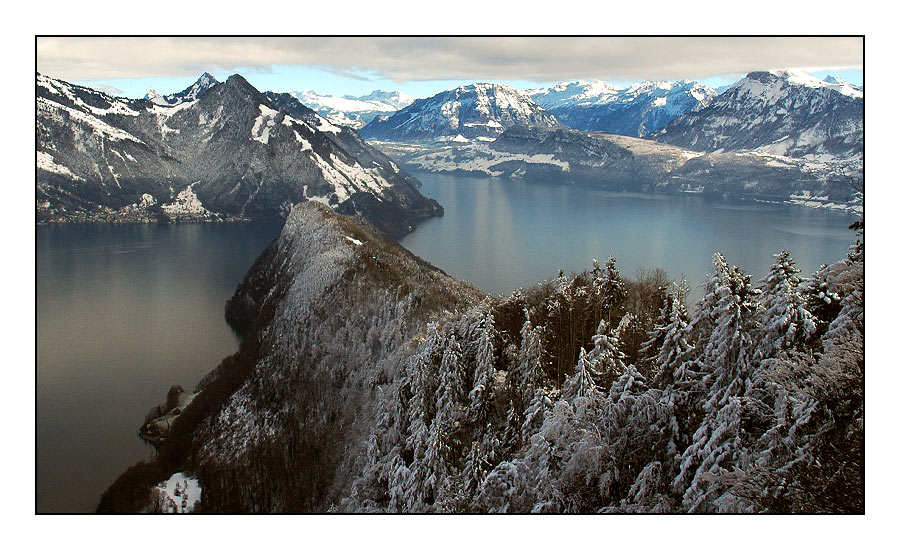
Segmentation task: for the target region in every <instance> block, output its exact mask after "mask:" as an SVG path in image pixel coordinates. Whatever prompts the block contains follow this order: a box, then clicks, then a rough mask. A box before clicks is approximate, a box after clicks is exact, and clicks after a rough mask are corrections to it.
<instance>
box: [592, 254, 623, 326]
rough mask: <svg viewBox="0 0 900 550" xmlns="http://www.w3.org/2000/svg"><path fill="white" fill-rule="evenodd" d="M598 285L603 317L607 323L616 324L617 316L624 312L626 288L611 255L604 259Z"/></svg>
mask: <svg viewBox="0 0 900 550" xmlns="http://www.w3.org/2000/svg"><path fill="white" fill-rule="evenodd" d="M599 286H600V297H601V298H600V300H601V301H600V303H601V310H602V315H603V319H604V320H605V321H606V323H607V324H608V325H612V324H613V323H616V324H618V322H619V317H620V316H621V315H622V314H623V313H624V307H625V298H626V294H627V290H626V288H625V281H624V280H622V275H620V274H619V270H618V268H616V259H615V258H613V257H612V256H610V257H609V259H608V260H606V266H605V267H604V269H603V274H602V275H601V277H600V283H599Z"/></svg>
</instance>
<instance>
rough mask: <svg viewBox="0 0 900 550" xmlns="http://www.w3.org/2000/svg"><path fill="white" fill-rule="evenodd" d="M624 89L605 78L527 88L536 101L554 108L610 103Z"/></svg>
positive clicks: (546, 107)
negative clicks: (549, 86)
mask: <svg viewBox="0 0 900 550" xmlns="http://www.w3.org/2000/svg"><path fill="white" fill-rule="evenodd" d="M621 91H622V89H621V88H619V87H617V86H615V85H613V84H610V83H609V82H606V81H603V80H571V81H566V82H559V83H557V84H556V85H555V86H553V87H552V88H535V89H532V90H525V93H526V94H528V95H529V96H531V98H532V99H534V101H535V102H536V103H537V104H538V105H540V106H542V107H543V108H545V109H548V110H552V109H556V108H559V107H566V106H571V105H589V104H602V103H608V102H609V101H611V100H612V98H614V97H615V96H616V95H617V94H618V93H619V92H621Z"/></svg>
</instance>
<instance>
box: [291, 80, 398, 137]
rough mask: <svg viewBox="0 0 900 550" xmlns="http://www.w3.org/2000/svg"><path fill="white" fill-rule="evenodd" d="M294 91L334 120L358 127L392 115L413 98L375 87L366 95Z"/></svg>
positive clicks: (304, 101) (329, 118) (318, 110)
mask: <svg viewBox="0 0 900 550" xmlns="http://www.w3.org/2000/svg"><path fill="white" fill-rule="evenodd" d="M291 95H293V96H294V97H296V98H297V99H298V100H299V101H300V102H301V103H303V104H304V105H306V106H307V107H309V108H310V109H312V110H314V111H316V112H317V113H319V114H320V115H322V116H324V117H325V118H327V119H328V120H330V121H331V122H333V123H334V124H339V125H341V126H349V127H350V128H354V129H357V130H358V129H359V128H362V127H363V126H365V125H366V124H368V123H369V122H371V121H372V120H373V119H375V118H376V117H379V116H390V115H392V114H394V113H395V112H397V111H398V110H399V109H402V108H404V107H406V106H407V105H409V104H411V103H412V102H413V101H414V98H413V97H410V96H408V95H406V94H404V93H401V92H385V91H382V90H375V91H374V92H372V93H370V94H366V95H363V96H351V95H345V96H342V97H336V96H332V95H320V94H317V93H316V92H315V91H304V90H298V91H296V92H292V93H291Z"/></svg>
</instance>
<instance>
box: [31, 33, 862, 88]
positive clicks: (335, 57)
mask: <svg viewBox="0 0 900 550" xmlns="http://www.w3.org/2000/svg"><path fill="white" fill-rule="evenodd" d="M37 54H38V55H37V59H38V70H39V71H41V72H44V73H46V74H49V75H52V76H56V77H59V78H64V79H69V80H100V79H110V78H134V77H160V76H194V75H197V74H199V73H201V72H203V71H207V70H217V69H222V70H240V69H248V68H249V69H262V70H265V69H266V68H268V67H271V66H272V65H315V66H320V67H328V68H329V70H332V71H333V72H336V73H338V74H344V75H348V76H351V75H355V76H356V77H360V75H361V74H369V75H372V76H383V77H385V78H388V79H391V80H394V81H396V82H404V81H415V80H438V79H498V80H500V79H524V80H538V81H556V80H564V79H571V78H604V79H608V80H643V79H675V78H686V77H688V78H705V77H710V76H715V75H724V74H739V73H744V72H748V71H751V70H761V69H777V68H788V67H790V68H807V69H825V68H856V69H861V68H862V62H863V39H862V38H853V37H850V38H847V37H841V38H829V37H788V38H785V37H751V38H719V37H697V38H689V37H688V38H672V37H656V38H639V37H634V38H617V37H595V38H580V37H494V38H481V37H478V38H475V37H456V38H446V37H434V38H398V37H376V38H361V37H348V38H338V37H327V38H323V37H301V38H274V37H257V38H246V37H242V38H218V37H215V38H213V37H196V38H175V37H162V38H111V37H101V38H81V37H62V38H40V37H39V38H38V41H37ZM362 78H365V77H362Z"/></svg>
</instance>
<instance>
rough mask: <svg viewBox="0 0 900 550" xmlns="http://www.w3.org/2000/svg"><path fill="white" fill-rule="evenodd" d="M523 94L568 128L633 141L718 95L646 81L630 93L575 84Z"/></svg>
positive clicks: (696, 86) (689, 84) (692, 85)
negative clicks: (596, 132)
mask: <svg viewBox="0 0 900 550" xmlns="http://www.w3.org/2000/svg"><path fill="white" fill-rule="evenodd" d="M527 93H528V94H529V95H530V96H531V97H532V99H534V100H535V102H536V103H537V104H538V105H540V106H542V107H544V108H545V109H547V110H548V111H550V112H551V113H553V114H554V115H555V116H556V118H558V119H559V120H560V122H562V123H563V124H565V125H566V126H568V127H569V128H573V129H576V130H585V131H601V132H607V133H610V134H619V135H625V136H634V137H643V136H645V135H647V134H649V133H652V132H654V131H656V130H658V129H660V128H663V127H665V126H666V124H668V123H669V122H671V121H672V120H674V119H675V118H677V117H679V116H681V115H682V114H684V113H686V112H688V111H691V110H693V109H698V108H702V107H705V106H706V105H707V104H709V102H710V101H711V100H712V98H714V97H715V96H716V91H715V90H713V89H712V88H710V87H708V86H704V85H702V84H700V83H698V82H694V81H691V80H680V81H677V82H665V81H647V82H640V83H637V84H634V85H632V86H630V87H628V88H619V87H616V86H614V85H612V84H610V83H608V82H604V81H602V80H579V81H571V82H560V83H559V84H557V85H556V86H554V87H553V88H539V89H534V90H528V91H527Z"/></svg>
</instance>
